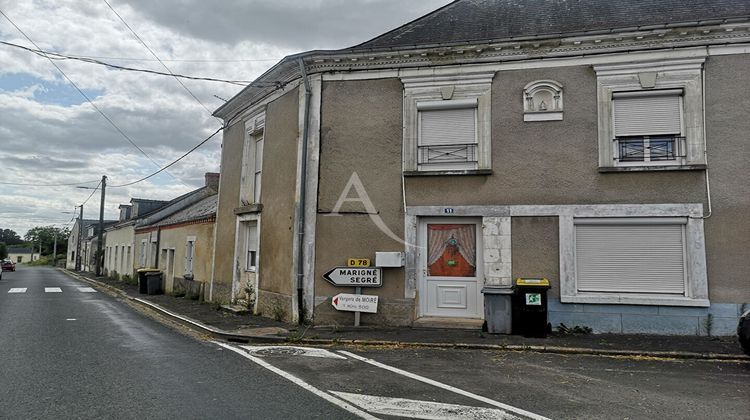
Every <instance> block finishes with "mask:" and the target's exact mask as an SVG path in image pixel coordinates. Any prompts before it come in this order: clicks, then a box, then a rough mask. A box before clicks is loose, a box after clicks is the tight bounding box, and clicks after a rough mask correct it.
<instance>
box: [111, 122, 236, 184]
mask: <svg viewBox="0 0 750 420" xmlns="http://www.w3.org/2000/svg"><path fill="white" fill-rule="evenodd" d="M223 129H224V126H222V127H219V128H218V129H217V130H216V131H214V132H213V134H211V135H210V136H208V137H206V138H205V139H204V140H202V141H201V142H200V143H198V144H196V145H195V146H194V147H193V148H192V149H190V150H188V151H187V152H185V154H183V155H182V156H180V157H178V158H177V159H175V160H173V161H172V162H171V163H170V164H169V165H167V166H165V167H163V168H161V169H159V170H158V171H156V172H154V173H152V174H151V175H148V176H145V177H143V178H141V179H139V180H137V181H133V182H128V183H126V184H120V185H109V188H120V187H127V186H130V185H133V184H137V183H139V182H142V181H145V180H147V179H149V178H151V177H152V176H155V175H157V174H159V173H160V172H162V171H165V170H167V168H169V167H170V166H172V165H174V164H175V163H177V162H179V161H181V160H182V159H184V158H185V157H186V156H187V155H189V154H190V153H193V152H194V151H195V150H196V149H198V148H199V147H201V146H203V145H204V144H205V143H206V142H207V141H209V140H211V139H212V138H213V137H214V136H215V135H217V134H218V133H219V132H220V131H222V130H223Z"/></svg>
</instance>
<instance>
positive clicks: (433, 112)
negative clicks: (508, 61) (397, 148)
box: [401, 73, 494, 175]
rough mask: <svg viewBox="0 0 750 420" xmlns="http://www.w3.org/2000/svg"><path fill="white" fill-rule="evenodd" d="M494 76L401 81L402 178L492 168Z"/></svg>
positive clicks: (425, 78)
mask: <svg viewBox="0 0 750 420" xmlns="http://www.w3.org/2000/svg"><path fill="white" fill-rule="evenodd" d="M493 76H494V73H481V74H455V75H450V74H445V75H431V76H414V77H404V78H402V79H401V80H402V82H403V83H404V145H403V147H404V153H403V159H404V160H403V168H404V173H406V174H412V175H415V174H430V173H436V174H473V173H481V172H480V171H482V170H485V171H488V170H490V169H491V168H492V165H491V159H490V150H491V144H490V143H491V141H490V126H491V121H490V99H491V98H490V91H491V86H492V77H493Z"/></svg>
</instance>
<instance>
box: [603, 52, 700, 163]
mask: <svg viewBox="0 0 750 420" xmlns="http://www.w3.org/2000/svg"><path fill="white" fill-rule="evenodd" d="M704 61H705V59H704V58H691V59H676V60H665V61H661V62H657V63H635V64H614V65H612V64H609V65H601V66H594V70H595V71H596V74H597V92H598V113H599V118H598V121H599V167H600V170H603V171H605V172H606V171H607V170H608V168H611V169H612V170H644V169H646V170H647V169H649V168H653V169H702V168H704V167H705V162H706V160H705V154H704V136H703V86H702V83H703V82H702V74H701V72H702V66H703V62H704Z"/></svg>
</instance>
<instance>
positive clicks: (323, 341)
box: [60, 269, 750, 363]
mask: <svg viewBox="0 0 750 420" xmlns="http://www.w3.org/2000/svg"><path fill="white" fill-rule="evenodd" d="M60 270H61V271H63V272H65V273H66V274H68V275H70V276H71V277H74V278H77V279H79V280H82V281H84V282H87V283H89V284H91V285H94V286H96V287H100V288H103V289H107V290H108V291H110V292H113V293H114V294H116V295H118V296H120V297H123V298H125V299H127V300H129V301H131V302H135V303H137V304H139V305H141V306H143V307H146V308H149V309H151V310H153V311H156V312H158V313H160V314H162V315H164V316H167V317H168V318H171V319H173V320H175V321H178V322H180V323H181V324H183V325H186V326H188V327H191V328H194V329H197V330H199V331H201V332H203V333H208V334H209V335H211V336H212V337H214V338H218V339H222V340H227V341H241V342H247V343H266V344H267V343H277V344H287V343H288V344H311V345H312V344H315V345H354V346H372V347H377V346H381V347H382V346H394V347H406V348H439V349H462V350H495V351H517V352H521V351H531V352H536V353H551V354H576V355H590V356H609V357H642V358H657V359H690V360H713V361H726V362H746V363H750V356H744V355H741V354H737V355H735V354H721V353H696V352H680V351H655V350H615V349H595V348H588V347H563V346H539V345H525V344H472V343H429V342H413V341H411V342H410V341H390V340H342V339H336V338H301V339H295V338H294V337H280V336H279V337H276V336H267V335H252V334H239V333H234V332H231V331H226V330H222V329H219V328H214V327H211V326H209V325H206V324H203V323H201V322H200V321H197V320H194V319H191V318H189V317H186V316H184V315H180V314H177V313H175V312H172V311H170V310H168V309H166V308H163V307H161V306H159V305H157V304H155V303H152V302H149V301H146V300H144V299H140V298H136V297H133V296H130V295H128V294H127V293H125V292H124V291H122V290H120V289H118V288H116V287H113V286H110V285H108V284H106V283H102V282H99V281H96V280H94V279H91V278H88V277H85V276H81V275H80V274H78V273H74V272H71V271H69V270H67V269H60Z"/></svg>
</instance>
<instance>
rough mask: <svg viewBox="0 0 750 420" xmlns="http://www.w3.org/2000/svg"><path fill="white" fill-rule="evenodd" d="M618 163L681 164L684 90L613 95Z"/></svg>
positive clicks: (614, 93) (632, 92)
mask: <svg viewBox="0 0 750 420" xmlns="http://www.w3.org/2000/svg"><path fill="white" fill-rule="evenodd" d="M612 103H613V112H614V117H613V124H614V133H615V138H614V141H615V143H616V145H615V160H617V163H618V164H629V163H633V162H635V163H641V164H650V163H662V162H671V163H682V162H681V159H682V157H684V155H683V154H682V152H683V151H684V149H685V146H684V137H683V136H682V132H683V130H682V89H665V90H651V91H631V92H613V93H612Z"/></svg>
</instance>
